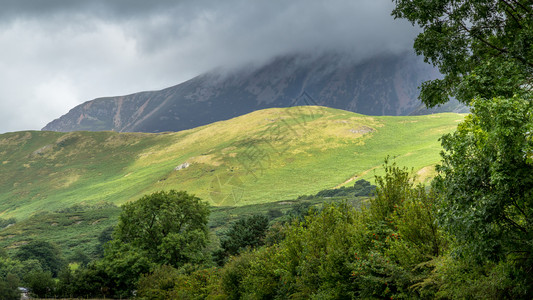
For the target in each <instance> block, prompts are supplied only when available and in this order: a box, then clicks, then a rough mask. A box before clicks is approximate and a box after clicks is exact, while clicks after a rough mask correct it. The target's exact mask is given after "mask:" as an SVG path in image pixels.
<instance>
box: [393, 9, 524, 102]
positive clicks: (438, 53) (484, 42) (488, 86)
mask: <svg viewBox="0 0 533 300" xmlns="http://www.w3.org/2000/svg"><path fill="white" fill-rule="evenodd" d="M393 1H394V2H395V3H396V8H395V9H394V10H393V13H392V14H393V16H394V17H396V18H405V19H407V20H409V21H410V22H412V23H413V24H417V25H418V26H420V27H421V28H422V32H421V33H420V34H419V35H418V37H417V38H416V40H415V44H414V48H415V50H416V52H417V54H419V55H423V56H424V57H425V60H426V62H431V63H432V64H433V65H435V66H437V67H438V68H439V70H440V71H441V73H443V74H444V75H445V76H444V78H442V79H436V80H432V81H427V82H425V83H424V84H423V85H422V89H421V93H420V99H421V100H422V101H423V102H424V103H425V104H426V105H428V106H435V105H438V104H442V103H445V102H447V101H448V99H449V97H450V96H452V97H456V98H457V99H458V100H459V101H461V102H463V103H466V104H468V103H469V102H470V101H471V100H472V99H473V98H474V97H479V98H485V99H491V98H493V97H498V96H501V97H506V98H510V97H512V96H513V95H515V94H525V93H529V92H531V89H532V85H533V1H531V0H462V1H456V0H393Z"/></svg>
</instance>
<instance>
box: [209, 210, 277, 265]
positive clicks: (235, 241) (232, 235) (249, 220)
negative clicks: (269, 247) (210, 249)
mask: <svg viewBox="0 0 533 300" xmlns="http://www.w3.org/2000/svg"><path fill="white" fill-rule="evenodd" d="M267 229H268V217H266V216H264V215H253V216H248V217H244V218H241V219H239V220H238V221H237V222H235V223H234V224H233V225H231V228H230V229H229V231H228V232H227V233H226V237H225V238H223V239H222V241H221V243H220V244H221V245H220V246H221V248H222V250H221V252H219V253H216V255H217V256H218V258H217V259H218V260H219V263H222V262H223V260H224V258H225V257H227V256H228V255H236V254H238V253H239V252H240V251H241V250H242V249H244V248H246V247H252V248H255V247H258V246H261V245H263V244H264V238H265V236H266V232H267Z"/></svg>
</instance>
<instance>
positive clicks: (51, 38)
mask: <svg viewBox="0 0 533 300" xmlns="http://www.w3.org/2000/svg"><path fill="white" fill-rule="evenodd" d="M392 5H393V4H392V2H391V1H388V0H329V1H311V0H291V1H288V0H285V1H281V0H257V1H252V0H224V1H215V0H212V1H207V0H197V1H192V0H191V1H146V0H144V1H141V0H133V1H132V0H96V1H81V0H61V1H60V0H41V1H24V0H22V1H21V0H10V1H1V0H0V7H1V9H0V46H1V47H0V67H1V68H2V73H0V120H3V121H0V132H5V131H11V130H22V129H38V128H40V127H42V126H44V125H45V124H46V122H48V121H50V120H51V119H53V118H56V117H59V116H60V115H61V114H63V113H66V112H67V111H68V110H69V109H70V108H72V107H73V106H74V105H76V104H79V103H81V102H83V101H86V100H90V99H92V98H95V97H99V96H109V95H117V94H126V93H133V92H136V91H141V90H147V89H159V88H164V87H166V86H170V85H174V84H177V83H179V82H181V81H184V80H186V79H189V78H190V77H192V76H194V75H197V74H199V73H201V72H205V71H207V70H209V69H212V68H214V67H218V66H226V67H232V66H238V65H242V64H246V63H250V62H261V61H264V60H266V59H269V58H271V57H273V56H276V55H282V54H286V53H289V52H301V51H305V52H318V51H329V50H335V51H343V52H349V53H351V54H352V55H353V57H354V59H363V58H366V57H369V56H371V55H376V54H379V53H383V52H400V51H405V50H408V49H410V48H411V46H412V40H413V38H414V36H415V34H416V30H415V29H414V28H412V27H411V26H410V24H408V23H407V22H402V21H395V20H393V18H392V17H391V16H390V11H391V9H392ZM13 103H16V105H13ZM34 108H35V109H34Z"/></svg>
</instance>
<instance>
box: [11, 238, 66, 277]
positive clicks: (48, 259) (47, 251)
mask: <svg viewBox="0 0 533 300" xmlns="http://www.w3.org/2000/svg"><path fill="white" fill-rule="evenodd" d="M15 258H16V259H18V260H20V261H27V260H37V261H39V263H40V264H41V266H42V269H43V271H50V272H51V273H52V275H53V276H57V274H58V272H59V270H61V268H62V267H63V266H64V264H65V262H64V260H63V259H62V257H61V250H60V249H59V248H58V247H57V246H56V245H55V244H52V243H50V242H47V241H31V242H29V243H28V244H25V245H22V246H20V248H19V249H18V251H17V252H16V254H15Z"/></svg>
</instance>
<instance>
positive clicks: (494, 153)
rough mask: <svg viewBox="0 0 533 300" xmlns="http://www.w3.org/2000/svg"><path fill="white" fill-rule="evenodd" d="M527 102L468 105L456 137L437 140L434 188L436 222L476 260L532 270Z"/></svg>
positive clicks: (532, 146) (531, 128)
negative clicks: (438, 198)
mask: <svg viewBox="0 0 533 300" xmlns="http://www.w3.org/2000/svg"><path fill="white" fill-rule="evenodd" d="M532 112H533V102H531V101H527V100H523V99H521V98H518V97H514V98H511V99H502V98H495V99H492V100H491V101H481V100H476V101H474V102H473V108H472V114H471V115H470V116H468V117H467V118H466V120H465V121H464V122H463V123H461V124H460V125H459V127H458V129H457V132H455V133H453V134H448V135H445V136H444V137H443V138H442V145H443V147H444V150H445V152H443V154H442V157H443V161H442V165H441V166H439V167H438V171H439V175H438V176H437V178H436V184H437V185H438V187H439V190H440V191H441V193H442V195H443V201H442V205H441V218H440V220H441V223H442V224H443V225H444V226H445V227H446V228H447V229H448V230H449V231H450V232H453V233H454V235H455V236H456V237H457V238H458V240H459V241H460V242H461V244H462V245H464V249H465V250H467V251H468V252H473V254H475V255H476V256H477V257H478V259H479V258H484V259H486V258H489V259H493V260H500V259H502V258H504V257H505V256H507V255H510V254H511V255H513V256H514V257H520V259H526V261H528V262H529V263H530V265H533V261H532V255H533V245H531V236H532V234H533V224H532V222H531V218H532V217H533V164H531V158H532V155H533V140H532V138H531V133H532V132H533V114H532Z"/></svg>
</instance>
